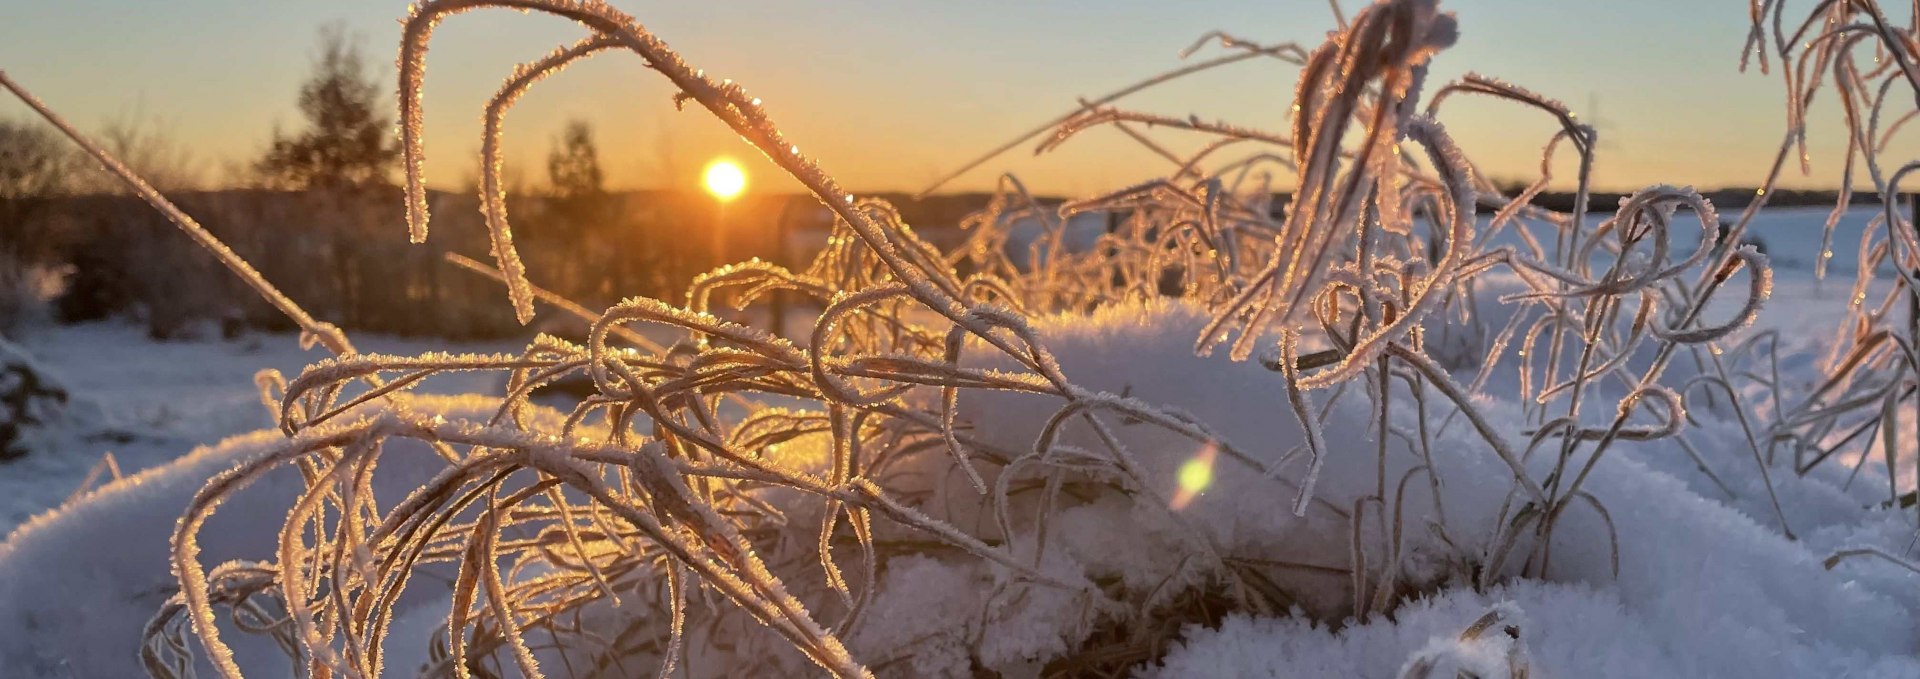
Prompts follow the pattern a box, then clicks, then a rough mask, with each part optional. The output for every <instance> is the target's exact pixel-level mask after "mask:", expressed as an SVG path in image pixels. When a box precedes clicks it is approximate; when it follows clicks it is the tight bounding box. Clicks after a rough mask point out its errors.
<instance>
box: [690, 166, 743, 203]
mask: <svg viewBox="0 0 1920 679" xmlns="http://www.w3.org/2000/svg"><path fill="white" fill-rule="evenodd" d="M700 183H701V185H703V186H705V187H706V188H707V193H711V194H713V197H715V198H718V199H720V202H723V203H724V202H727V201H731V200H733V199H735V198H738V197H740V192H742V191H745V190H747V173H746V171H745V170H741V169H740V165H739V164H738V163H735V162H733V161H732V160H729V159H727V158H717V159H714V161H713V162H711V163H707V169H706V171H705V172H703V173H701V179H700Z"/></svg>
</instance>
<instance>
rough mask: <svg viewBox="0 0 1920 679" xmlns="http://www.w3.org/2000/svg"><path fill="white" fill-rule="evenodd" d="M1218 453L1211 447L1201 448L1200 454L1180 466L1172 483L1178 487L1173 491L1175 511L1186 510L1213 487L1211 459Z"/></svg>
mask: <svg viewBox="0 0 1920 679" xmlns="http://www.w3.org/2000/svg"><path fill="white" fill-rule="evenodd" d="M1218 455H1219V451H1218V450H1216V449H1214V447H1213V446H1207V447H1206V448H1202V449H1201V450H1200V452H1199V453H1198V454H1196V455H1194V456H1193V457H1192V458H1190V459H1188V460H1187V461H1186V462H1184V463H1182V464H1181V465H1180V470H1179V471H1178V472H1175V476H1174V481H1175V483H1177V484H1178V485H1179V487H1178V488H1176V489H1174V493H1173V502H1172V503H1171V504H1172V507H1173V509H1174V510H1175V511H1179V510H1181V509H1186V508H1187V505H1190V504H1193V501H1194V500H1195V499H1196V498H1198V497H1200V495H1201V494H1202V493H1205V492H1207V487H1208V486H1211V485H1213V459H1214V457H1216V456H1218Z"/></svg>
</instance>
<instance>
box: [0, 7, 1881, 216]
mask: <svg viewBox="0 0 1920 679" xmlns="http://www.w3.org/2000/svg"><path fill="white" fill-rule="evenodd" d="M614 4H615V5H616V6H618V7H620V8H621V9H623V10H625V11H627V12H628V13H630V14H633V15H635V16H636V17H637V18H638V19H639V20H640V21H641V22H642V23H643V24H644V25H646V26H647V27H648V28H650V29H652V30H654V31H655V32H656V33H657V34H658V35H659V36H660V37H662V38H663V39H665V40H666V41H667V43H668V44H669V45H672V46H673V47H674V48H675V49H677V50H679V51H680V52H681V53H682V54H683V55H684V56H685V57H686V58H687V59H688V60H689V61H691V62H692V63H694V64H696V65H699V66H701V67H703V68H705V69H706V70H707V72H708V73H710V74H718V75H721V76H724V77H731V78H734V79H736V80H738V81H740V82H742V83H745V84H746V85H747V86H748V87H749V88H750V89H751V91H752V92H753V93H754V94H755V95H757V96H760V97H762V98H763V99H765V100H766V102H767V104H768V106H769V107H770V109H771V110H772V112H773V113H774V114H775V115H776V117H777V119H778V120H779V121H780V122H781V123H782V125H783V126H784V127H785V128H786V129H787V132H788V136H789V137H790V138H794V139H797V140H799V143H800V144H801V145H802V146H803V148H805V150H806V151H807V152H808V153H810V154H813V155H815V156H816V157H818V158H820V159H821V160H822V161H823V163H824V164H825V165H826V166H827V168H828V169H829V170H830V171H832V172H835V173H836V174H838V175H839V176H840V177H841V178H842V180H843V181H844V182H845V183H846V184H848V185H850V186H854V187H859V188H861V189H862V190H893V189H907V190H910V189H916V188H919V187H920V186H923V185H924V184H926V183H927V182H928V181H929V180H931V179H932V178H934V177H936V176H938V175H939V174H941V173H942V172H943V171H944V170H947V169H950V168H953V167H955V166H957V165H959V164H960V163H962V162H964V161H965V160H966V159H968V158H969V157H971V156H972V155H974V154H976V153H978V152H979V151H981V150H984V149H986V148H989V147H992V146H994V145H996V144H997V143H999V142H1001V141H1003V140H1005V139H1006V138H1008V137H1009V136H1011V135H1012V134H1015V133H1017V132H1020V131H1023V130H1025V129H1027V128H1029V127H1031V126H1032V125H1034V124H1036V123H1038V122H1040V121H1042V120H1045V119H1047V118H1050V117H1052V116H1055V115H1058V114H1059V113H1061V112H1063V111H1064V110H1066V109H1067V108H1069V107H1070V106H1072V105H1073V100H1074V98H1075V97H1076V96H1093V95H1098V94H1101V93H1104V92H1106V91H1108V90H1111V89H1114V88H1116V87H1119V86H1121V85H1124V84H1127V83H1129V82H1131V81H1133V80H1136V79H1139V78H1142V77H1145V76H1148V75H1151V74H1153V73H1156V72H1159V71H1162V70H1166V69H1169V68H1173V67H1176V66H1179V65H1180V63H1181V62H1180V61H1179V59H1178V55H1177V53H1178V51H1179V50H1180V49H1182V48H1183V47H1185V46H1187V45H1188V44H1189V43H1191V42H1192V41H1193V40H1194V38H1196V37H1197V36H1199V35H1201V34H1203V33H1205V32H1207V31H1209V30H1215V29H1221V30H1226V31H1229V32H1231V33H1234V34H1236V35H1240V36H1243V37H1246V38H1249V39H1254V40H1260V41H1268V42H1277V41H1295V42H1300V43H1302V44H1304V45H1307V46H1309V47H1311V46H1312V45H1315V44H1318V43H1319V42H1320V41H1321V40H1323V39H1324V37H1325V34H1326V31H1327V30H1328V29H1330V28H1331V27H1332V25H1333V23H1332V15H1331V14H1330V11H1329V9H1328V7H1327V4H1326V3H1325V2H1321V1H1320V0H1278V1H1274V0H1269V1H1264V2H1254V1H1243V0H1185V1H1179V2H1145V1H1136V0H1113V1H1110V2H1096V1H1093V0H1071V1H1042V2H1012V1H1002V0H985V1H979V2H948V3H933V2H922V1H916V0H902V1H895V2H884V1H881V0H836V1H835V2H830V3H828V2H798V1H793V2H772V1H734V2H719V1H714V2H640V1H637V0H615V2H614ZM1343 4H1344V5H1345V7H1346V8H1347V10H1348V12H1349V13H1351V12H1352V11H1354V10H1356V9H1357V8H1358V7H1359V6H1360V5H1359V3H1356V2H1353V1H1352V0H1348V1H1347V2H1344V3H1343ZM7 5H8V6H7V7H6V8H4V9H0V37H4V39H0V68H4V69H6V70H7V71H8V72H9V73H10V74H11V75H13V77H15V78H16V79H18V80H19V81H21V82H22V83H23V84H25V85H26V86H28V87H29V88H32V89H34V90H36V91H37V92H38V93H39V94H40V95H41V96H42V98H44V99H45V100H47V101H48V102H49V103H50V104H52V105H53V106H55V107H56V108H57V109H59V110H61V111H63V112H65V113H66V114H67V115H68V116H69V117H71V118H73V119H75V120H76V121H77V122H79V123H81V124H82V125H94V126H97V125H100V124H103V123H104V122H106V121H108V120H112V119H114V118H116V117H124V116H127V115H130V114H137V115H140V116H144V117H147V118H152V119H156V120H158V121H160V122H161V123H162V124H163V125H164V126H165V128H166V129H167V130H168V131H169V132H170V134H171V135H172V136H174V137H176V138H177V139H178V140H179V141H181V142H182V143H184V144H186V145H188V146H190V147H191V148H192V149H193V150H194V155H195V156H196V157H197V158H199V159H200V160H201V162H202V164H203V165H205V166H207V167H209V168H211V169H213V170H214V177H215V179H216V180H217V179H218V178H219V176H220V171H219V168H220V167H221V166H223V165H231V164H233V163H235V162H244V161H246V160H247V159H250V158H252V157H255V156H257V155H258V154H259V153H260V152H261V150H262V149H263V148H265V145H266V143H267V139H268V138H269V137H270V135H271V133H272V131H273V130H274V129H275V127H276V126H279V127H281V128H292V127H293V126H295V125H297V124H298V123H299V118H298V115H297V113H296V111H295V108H294V102H295V98H296V96H297V91H298V87H299V83H300V80H301V79H302V78H303V77H304V75H305V74H306V73H307V71H308V69H309V66H310V63H311V59H312V55H313V53H314V45H315V41H316V37H317V34H318V29H319V27H320V26H322V25H323V24H326V23H329V22H339V23H342V24H344V25H345V26H346V27H347V28H348V29H349V30H350V31H351V32H352V33H354V34H356V35H357V36H358V37H359V38H360V39H361V41H362V44H363V45H364V47H365V52H366V54H367V56H368V57H369V60H370V61H372V62H373V63H375V64H376V65H378V66H379V67H380V68H381V78H382V82H383V84H385V85H386V86H388V87H391V85H392V83H393V80H394V78H393V75H392V67H391V62H392V60H393V56H394V53H395V48H396V45H397V40H398V35H399V23H398V22H399V19H400V18H402V17H403V16H404V15H405V14H406V11H407V8H406V3H405V2H402V1H399V0H335V1H330V2H327V1H315V0H271V1H261V0H170V1H168V2H148V1H138V0H63V1H62V2H9V3H7ZM1442 7H1443V9H1446V10H1449V11H1453V12H1455V13H1457V14H1458V15H1459V18H1460V22H1461V28H1462V35H1461V42H1460V44H1459V45H1457V46H1456V47H1455V48H1453V49H1451V50H1448V51H1446V52H1444V53H1442V54H1441V55H1440V56H1439V57H1438V58H1437V60H1436V62H1435V66H1434V75H1435V77H1436V78H1440V79H1451V78H1453V77H1456V76H1458V75H1460V74H1462V73H1465V72H1468V71H1474V72H1479V73H1483V74H1486V75H1491V76H1497V77H1500V78H1503V79H1506V80H1509V81H1512V82H1514V83H1516V84H1520V85H1522V86H1526V87H1528V88H1530V89H1533V90H1536V91H1539V92H1541V93H1543V94H1547V95H1549V96H1554V97H1558V98H1561V99H1563V100H1565V101H1567V102H1568V103H1569V104H1571V105H1572V106H1574V108H1576V109H1577V110H1580V111H1581V112H1582V115H1583V116H1584V117H1587V118H1589V119H1597V120H1598V123H1599V125H1600V128H1601V132H1602V135H1603V142H1602V146H1601V152H1602V156H1601V160H1600V162H1599V165H1598V178H1599V181H1600V183H1601V184H1602V185H1604V186H1607V187H1613V188H1626V187H1633V186H1640V185H1644V184H1649V183H1675V184H1693V185H1697V186H1702V187H1717V186H1724V185H1751V184H1754V183H1756V182H1757V181H1758V180H1759V179H1760V178H1761V176H1762V173H1763V172H1764V171H1765V169H1766V164H1767V162H1768V161H1769V160H1770V159H1771V156H1772V153H1773V151H1774V148H1775V147H1776V145H1777V143H1778V140H1779V138H1780V134H1781V131H1782V126H1783V123H1784V114H1783V113H1782V111H1781V105H1780V102H1781V99H1782V94H1781V91H1780V87H1781V86H1780V80H1779V77H1778V75H1777V74H1776V75H1772V76H1765V75H1761V74H1759V73H1758V72H1757V71H1752V72H1749V73H1746V74H1740V73H1738V72H1737V67H1738V51H1739V49H1740V45H1741V43H1742V41H1743V39H1744V37H1745V31H1746V22H1747V3H1745V2H1740V1H1739V0H1716V1H1712V2H1709V1H1705V0H1671V1H1665V2H1663V1H1659V0H1607V1H1604V2H1575V1H1571V0H1534V1H1527V0H1460V1H1457V2H1442ZM1890 9H1891V10H1899V9H1902V8H1899V7H1892V8H1890ZM1901 19H1904V18H1903V17H1902V18H1901ZM578 36H579V32H578V29H577V28H576V27H574V26H573V25H571V24H569V23H567V22H564V21H559V20H555V19H550V18H543V17H530V16H525V15H521V14H519V13H517V12H511V11H504V10H499V11H491V12H481V13H470V14H466V15H461V16H457V17H453V18H451V19H449V20H448V21H446V22H445V23H444V24H443V25H442V27H441V28H440V30H439V31H438V32H437V34H436V38H435V43H434V48H433V51H432V52H431V53H430V55H429V57H428V74H427V83H428V85H427V124H428V137H427V139H428V144H429V146H428V152H429V165H428V173H429V178H430V180H431V181H432V182H433V183H435V184H437V185H441V186H449V187H451V186H458V185H459V184H461V183H462V182H463V181H464V179H465V178H466V177H468V176H470V175H472V174H473V173H474V168H475V167H477V160H476V157H477V155H478V147H479V142H478V131H479V127H480V126H479V112H480V110H481V107H482V106H483V105H484V104H485V102H486V99H487V97H488V96H489V95H491V94H492V92H493V91H494V90H495V88H497V86H498V84H499V82H500V79H501V78H503V77H504V76H505V75H506V74H507V73H508V72H509V71H510V70H511V69H512V67H513V65H514V64H515V63H518V62H520V61H523V60H527V59H531V58H535V57H537V56H540V55H542V54H544V53H546V52H547V51H548V50H551V49H552V48H553V47H555V46H557V45H559V44H562V43H564V42H569V41H571V40H572V39H574V38H576V37H578ZM1292 87H1293V73H1292V68H1291V67H1289V66H1287V65H1285V64H1280V63H1278V62H1270V63H1258V62H1255V63H1251V64H1247V65H1240V66H1235V67H1229V69H1228V70H1224V71H1221V72H1218V73H1212V74H1208V75H1204V76H1200V77H1196V78H1193V79H1191V80H1188V81H1185V82H1182V83H1179V84H1177V85H1173V86H1170V87H1167V88H1165V89H1162V90H1159V91H1155V92H1152V93H1149V94H1143V95H1140V96H1139V97H1137V98H1135V99H1131V100H1128V101H1129V102H1130V103H1131V104H1132V105H1134V106H1137V107H1139V108H1142V109H1146V110H1151V111H1156V112H1161V113H1169V114H1176V115H1182V116H1184V115H1187V114H1190V113H1192V114H1199V115H1201V116H1202V117H1205V118H1210V119H1211V118H1218V119H1224V120H1227V121H1231V122H1235V123H1239V124H1244V125H1251V126H1259V127H1266V128H1272V129H1280V128H1282V127H1283V126H1284V124H1285V112H1286V109H1287V106H1288V105H1289V103H1290V102H1289V98H1290V97H1291V95H1292ZM670 94H671V92H670V90H669V89H668V88H667V87H666V85H665V83H664V81H663V80H662V79H660V78H658V77H656V76H654V75H652V74H651V73H650V72H648V71H646V70H645V69H644V68H643V67H641V65H640V63H639V60H638V59H637V58H635V57H632V56H629V55H625V54H607V55H603V56H600V57H596V58H595V59H594V60H593V61H590V62H588V63H585V64H582V65H580V66H578V67H576V68H574V69H572V70H569V71H568V72H567V73H565V74H562V75H561V76H559V77H557V78H554V79H550V80H548V81H546V82H543V83H541V84H540V85H539V86H537V87H536V88H535V90H534V91H533V92H532V93H531V94H530V95H528V96H527V97H526V98H525V99H523V100H522V102H521V104H520V105H519V107H518V108H516V109H515V110H514V112H513V114H512V115H511V117H510V118H509V122H508V135H509V136H508V144H507V148H508V151H509V154H510V159H511V160H510V163H511V165H512V166H513V167H514V168H518V169H516V170H515V171H516V172H519V173H521V174H523V175H524V176H525V177H526V179H527V180H528V181H530V182H533V183H538V182H539V181H542V180H543V179H544V163H543V162H542V158H543V154H544V153H545V151H546V149H547V148H548V146H549V145H550V144H551V142H552V141H553V139H554V137H555V136H556V135H557V134H558V132H559V130H560V128H561V126H562V125H563V124H564V123H565V122H566V121H567V120H569V119H575V118H578V119H584V120H587V121H588V122H590V123H592V124H593V125H594V127H595V129H596V132H597V134H598V136H599V140H600V143H601V146H602V154H603V163H604V164H605V165H606V167H607V171H608V174H609V176H610V181H611V182H612V183H614V184H616V185H618V186H659V185H664V184H686V183H688V182H690V181H692V180H693V178H694V176H695V175H696V174H697V173H698V171H699V169H700V167H701V165H703V164H704V163H705V162H706V160H707V159H709V158H711V157H714V156H716V155H731V156H735V157H741V158H745V159H749V160H750V163H749V170H750V171H752V172H753V173H754V175H755V179H756V182H755V184H756V187H755V188H757V189H761V190H765V189H767V188H768V187H773V188H776V189H777V188H780V187H782V186H783V184H782V183H781V182H780V181H779V180H777V179H775V178H772V177H769V176H768V175H767V173H768V171H770V168H769V166H767V165H765V164H764V163H762V162H759V161H756V160H752V157H753V151H752V149H750V148H748V147H746V146H745V145H744V144H743V143H741V142H740V141H739V140H738V138H737V137H735V136H734V135H732V134H731V133H730V132H729V131H727V130H726V129H725V128H724V127H722V126H720V125H719V124H717V123H715V122H713V121H712V120H711V119H709V118H707V117H706V116H705V114H703V113H701V112H698V111H693V110H689V111H686V112H676V111H674V109H673V107H672V106H671V104H670V102H669V95H670ZM388 103H389V105H390V103H391V102H390V101H389V102H388ZM1596 103H1597V104H1598V108H1599V111H1598V116H1597V118H1596V117H1595V116H1594V114H1593V111H1592V108H1593V106H1594V104H1596ZM1829 104H1830V102H1829ZM25 114H26V110H25V109H24V107H21V106H19V105H17V104H15V103H13V102H0V116H12V117H18V116H22V115H25ZM1816 115H1817V116H1819V117H1820V118H1819V119H1820V121H1821V123H1824V124H1821V125H1818V126H1817V127H1816V131H1815V133H1814V137H1813V140H1814V152H1815V174H1814V175H1813V176H1812V177H1809V178H1799V177H1797V176H1796V177H1793V178H1790V181H1789V184H1790V185H1802V186H1831V185H1833V184H1835V183H1837V181H1838V175H1839V169H1840V168H1839V163H1840V162H1841V156H1840V153H1839V149H1840V147H1839V146H1838V145H1837V139H1838V137H1839V135H1837V134H1834V133H1832V132H1831V131H1830V130H1831V129H1832V128H1833V127H1835V126H1836V124H1837V119H1836V118H1835V116H1836V115H1837V113H1836V112H1835V111H1834V110H1833V107H1831V106H1830V105H1829V106H1824V107H1821V108H1817V109H1816ZM1442 121H1443V122H1445V123H1446V124H1447V125H1448V128H1449V129H1450V130H1451V131H1452V132H1453V133H1454V134H1455V135H1456V136H1457V137H1458V138H1459V139H1460V141H1461V143H1462V144H1463V145H1464V146H1465V147H1466V148H1467V149H1468V151H1469V153H1470V154H1472V155H1473V156H1474V157H1475V158H1476V159H1478V160H1479V161H1480V162H1482V163H1483V165H1484V166H1485V167H1486V169H1487V170H1488V172H1489V173H1490V174H1493V175H1495V176H1505V177H1516V178H1519V177H1526V176H1530V174H1531V173H1533V172H1534V171H1535V170H1536V168H1537V165H1538V161H1537V160H1536V158H1537V153H1538V151H1539V148H1540V146H1541V144H1543V143H1544V142H1545V141H1546V139H1547V137H1548V135H1549V134H1551V132H1552V131H1553V129H1554V127H1553V126H1552V124H1551V122H1550V121H1548V120H1547V119H1545V118H1544V117H1543V116H1540V115H1538V114H1534V113H1530V112H1526V111H1522V110H1520V109H1517V108H1515V107H1513V106H1511V105H1506V104H1500V103H1496V102H1491V101H1471V102H1470V101H1465V100H1457V101H1455V102H1450V103H1449V105H1448V107H1447V110H1446V111H1445V112H1444V114H1443V115H1442ZM1173 143H1174V144H1175V145H1176V146H1177V145H1179V144H1181V143H1183V142H1181V141H1175V142H1173ZM1908 147H1909V148H1916V147H1914V146H1912V145H1909V146H1908ZM1158 163H1160V161H1158V160H1156V159H1155V158H1154V157H1153V156H1151V155H1149V154H1147V153H1146V152H1144V151H1142V150H1140V149H1138V148H1137V147H1134V146H1132V145H1131V143H1130V142H1127V141H1126V140H1125V139H1124V138H1122V137H1120V136H1119V135H1118V134H1117V133H1112V132H1105V133H1094V134H1092V135H1089V136H1088V137H1086V138H1085V139H1084V140H1082V141H1079V142H1076V143H1074V144H1070V145H1068V146H1066V147H1065V148H1064V149H1063V150H1062V151H1060V152H1057V153H1055V154H1052V155H1049V156H1043V157H1040V158H1034V157H1032V156H1031V154H1029V153H1027V152H1026V151H1024V150H1020V151H1015V152H1014V153H1012V154H1009V155H1008V156H1007V157H1006V158H1004V159H1003V160H1002V162H999V163H997V164H995V166H994V167H995V168H996V169H1001V170H1011V171H1015V172H1017V173H1019V174H1020V175H1021V176H1022V178H1023V179H1025V180H1027V181H1028V183H1029V184H1031V185H1033V186H1035V187H1036V188H1037V189H1039V190H1042V191H1047V192H1054V193H1083V192H1090V191H1096V190H1099V189H1102V188H1108V187H1113V186H1118V185H1123V184H1127V183H1132V182H1135V181H1139V180H1142V179H1146V178H1149V177H1152V176H1154V175H1155V174H1156V173H1158V172H1162V171H1164V167H1163V166H1162V165H1160V164H1158ZM993 179H994V173H993V172H991V171H988V170H982V171H979V172H976V173H974V174H971V175H969V176H967V177H966V178H964V179H963V181H961V182H959V183H958V185H957V186H956V188H982V187H985V186H988V185H990V184H991V182H992V181H993Z"/></svg>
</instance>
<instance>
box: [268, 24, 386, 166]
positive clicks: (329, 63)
mask: <svg viewBox="0 0 1920 679" xmlns="http://www.w3.org/2000/svg"><path fill="white" fill-rule="evenodd" d="M379 92H380V87H379V84H378V82H377V81H376V80H375V78H374V77H373V75H372V74H370V73H369V72H368V70H367V67H366V61H365V59H363V58H362V57H361V55H360V50H359V47H358V46H357V45H356V44H354V43H353V42H351V41H350V40H349V39H348V37H347V34H346V32H345V31H344V30H343V29H342V28H341V27H339V26H337V25H336V26H331V27H328V28H325V29H322V30H321V32H320V54H319V57H318V58H317V59H315V61H314V73H313V76H312V78H310V79H309V80H307V82H306V84H305V85H303V86H301V88H300V113H301V115H302V116H303V117H305V118H306V129H305V130H303V131H301V132H300V133H298V134H295V135H293V136H281V135H280V134H279V133H278V132H276V133H275V134H274V140H273V146H272V147H271V148H270V149H268V151H267V155H266V157H265V158H263V159H261V161H260V163H259V169H260V171H261V174H262V175H264V176H265V179H266V180H267V181H268V182H269V183H271V184H274V185H278V186H282V187H284V188H294V189H340V188H359V187H370V186H376V185H383V184H386V183H388V181H389V177H390V175H391V174H392V171H393V166H394V161H395V159H397V158H398V157H399V154H400V150H399V147H398V146H397V145H396V144H395V142H394V139H393V131H392V130H393V122H392V120H391V119H389V118H387V117H386V116H385V115H383V114H381V113H380V112H379V108H378V107H377V105H376V103H377V101H378V99H379Z"/></svg>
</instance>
